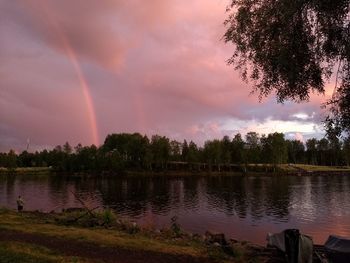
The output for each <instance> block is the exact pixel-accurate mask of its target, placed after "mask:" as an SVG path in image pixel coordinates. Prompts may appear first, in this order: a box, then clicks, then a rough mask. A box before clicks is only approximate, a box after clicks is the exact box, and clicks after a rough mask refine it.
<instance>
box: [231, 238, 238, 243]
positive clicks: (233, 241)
mask: <svg viewBox="0 0 350 263" xmlns="http://www.w3.org/2000/svg"><path fill="white" fill-rule="evenodd" d="M230 242H231V243H232V244H237V243H238V240H237V239H233V238H231V239H230Z"/></svg>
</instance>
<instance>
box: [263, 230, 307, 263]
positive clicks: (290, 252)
mask: <svg viewBox="0 0 350 263" xmlns="http://www.w3.org/2000/svg"><path fill="white" fill-rule="evenodd" d="M267 241H268V245H269V246H273V247H276V248H278V249H279V250H281V251H282V252H284V253H285V254H286V257H287V261H288V262H289V263H312V259H313V242H312V239H311V237H309V236H306V235H302V234H300V232H299V230H298V229H287V230H284V231H283V232H281V233H277V234H271V233H269V234H268V236H267Z"/></svg>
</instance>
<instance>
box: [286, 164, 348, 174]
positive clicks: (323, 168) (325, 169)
mask: <svg viewBox="0 0 350 263" xmlns="http://www.w3.org/2000/svg"><path fill="white" fill-rule="evenodd" d="M293 166H295V167H298V168H301V169H303V170H305V171H308V172H350V167H347V166H321V165H307V164H293Z"/></svg>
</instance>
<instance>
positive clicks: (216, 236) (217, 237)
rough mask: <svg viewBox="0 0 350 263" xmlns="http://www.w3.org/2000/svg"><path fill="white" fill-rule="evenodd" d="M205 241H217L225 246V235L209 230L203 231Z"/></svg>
mask: <svg viewBox="0 0 350 263" xmlns="http://www.w3.org/2000/svg"><path fill="white" fill-rule="evenodd" d="M205 241H206V242H207V243H211V244H213V243H219V244H220V245H221V246H227V245H228V243H227V241H226V238H225V235H224V234H222V233H211V232H209V231H207V232H205Z"/></svg>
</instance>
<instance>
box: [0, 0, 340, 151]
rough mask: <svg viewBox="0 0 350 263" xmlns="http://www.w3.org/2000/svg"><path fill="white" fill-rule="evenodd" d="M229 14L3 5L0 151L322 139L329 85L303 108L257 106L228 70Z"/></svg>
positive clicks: (156, 5)
mask: <svg viewBox="0 0 350 263" xmlns="http://www.w3.org/2000/svg"><path fill="white" fill-rule="evenodd" d="M228 3H229V1H221V0H217V1H210V0H206V1H205V2H203V1H199V0H196V1H193V2H191V3H188V2H187V1H184V0H181V1H176V2H175V1H171V2H170V1H169V2H166V3H165V2H164V1H160V0H153V1H152V2H148V3H147V4H145V3H144V2H142V1H133V2H119V1H117V2H116V1H112V0H106V1H104V2H103V3H102V4H101V3H99V2H94V1H92V2H84V3H82V2H81V1H74V2H71V1H68V0H65V1H59V2H57V1H40V5H39V4H38V1H33V0H27V1H2V2H1V3H0V6H1V8H0V15H1V18H0V19H1V24H0V33H1V35H2V36H3V38H2V41H1V42H0V46H1V48H0V59H1V60H0V61H1V62H0V74H1V76H2V77H1V78H0V87H1V89H0V94H1V97H0V98H1V99H0V120H1V123H0V151H8V150H9V149H15V150H19V149H21V148H22V149H25V148H26V145H27V140H28V139H30V142H31V147H33V149H44V148H50V147H52V148H53V147H54V146H55V145H59V144H62V143H64V142H65V141H68V142H69V143H71V144H72V145H77V144H78V143H81V144H83V145H91V144H96V145H101V144H102V142H103V140H104V138H105V137H106V135H107V134H111V133H122V132H126V133H133V132H139V133H140V134H146V135H147V136H150V135H152V134H162V135H164V136H167V137H169V138H171V139H175V140H178V141H183V140H184V139H186V140H188V141H191V140H192V141H194V142H195V143H196V144H197V145H203V143H204V142H205V141H206V140H213V139H221V138H222V137H223V136H224V135H228V136H230V138H232V136H233V135H234V134H237V133H241V134H242V135H243V136H244V135H245V134H246V133H247V132H250V131H256V132H257V133H259V134H268V133H273V132H281V133H284V134H285V136H286V139H299V140H301V141H303V142H305V141H306V140H307V139H309V138H312V137H315V138H318V139H320V138H321V137H323V136H324V130H323V126H322V123H321V121H322V120H323V119H324V110H322V109H321V108H320V105H321V104H322V103H323V102H325V101H326V100H327V99H328V98H329V97H330V96H331V95H332V91H333V88H334V84H333V83H332V82H330V83H328V84H326V92H325V95H317V94H311V96H310V101H309V102H308V103H301V104H296V103H291V102H287V103H285V104H278V103H277V102H276V99H275V98H274V96H273V95H271V96H269V97H267V98H264V99H263V100H262V103H259V100H258V98H257V96H256V95H254V94H253V95H250V93H251V84H252V83H248V84H246V83H244V82H243V81H242V80H241V79H240V77H239V73H238V72H236V71H235V70H234V69H233V68H232V67H230V66H228V65H227V64H226V61H227V60H228V59H229V58H230V56H231V55H232V51H233V47H232V46H230V45H228V44H225V43H224V42H223V41H222V36H223V34H224V32H225V27H224V25H223V22H224V20H225V19H226V16H227V14H226V13H225V10H226V6H227V4H228ZM82 7H83V11H82ZM19 75H20V76H19Z"/></svg>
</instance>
